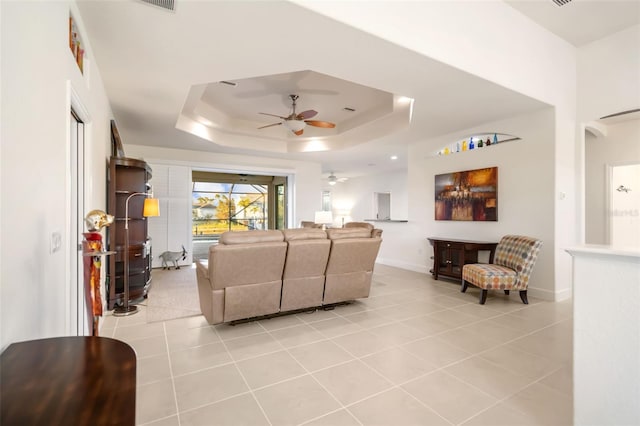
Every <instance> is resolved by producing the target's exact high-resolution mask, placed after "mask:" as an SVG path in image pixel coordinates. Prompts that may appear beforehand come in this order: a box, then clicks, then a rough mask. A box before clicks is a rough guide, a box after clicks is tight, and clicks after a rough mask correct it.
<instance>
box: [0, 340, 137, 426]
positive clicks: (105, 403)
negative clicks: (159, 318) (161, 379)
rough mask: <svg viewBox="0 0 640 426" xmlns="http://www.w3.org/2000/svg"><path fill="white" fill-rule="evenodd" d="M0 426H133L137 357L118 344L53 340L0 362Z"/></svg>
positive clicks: (21, 347) (31, 344) (21, 346)
mask: <svg viewBox="0 0 640 426" xmlns="http://www.w3.org/2000/svg"><path fill="white" fill-rule="evenodd" d="M0 401H2V404H0V405H1V406H2V407H1V410H0V424H2V425H3V426H4V425H66V426H68V425H92V426H93V425H134V424H135V420H136V355H135V352H134V351H133V349H132V348H131V347H130V346H129V345H127V344H126V343H124V342H121V341H120V340H115V339H110V338H106V337H97V336H86V337H84V336H72V337H56V338H50V339H41V340H31V341H28V342H19V343H13V344H11V345H10V346H9V347H8V348H7V349H6V350H5V351H4V352H3V353H2V356H1V357H0Z"/></svg>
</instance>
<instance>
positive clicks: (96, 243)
mask: <svg viewBox="0 0 640 426" xmlns="http://www.w3.org/2000/svg"><path fill="white" fill-rule="evenodd" d="M113 219H114V218H113V216H111V215H110V214H107V213H105V212H103V211H102V210H91V211H90V212H89V213H87V216H86V217H85V219H84V222H85V224H86V225H87V230H88V231H89V232H85V233H84V234H82V235H84V241H83V242H82V254H83V256H84V262H83V263H84V294H85V300H86V303H87V316H88V319H89V324H91V334H92V335H93V336H97V335H98V325H99V324H98V321H99V317H101V316H102V295H101V294H100V267H101V266H102V256H104V255H106V254H108V253H106V252H104V251H103V249H102V234H100V231H101V230H102V228H104V227H105V226H109V225H111V224H112V223H113Z"/></svg>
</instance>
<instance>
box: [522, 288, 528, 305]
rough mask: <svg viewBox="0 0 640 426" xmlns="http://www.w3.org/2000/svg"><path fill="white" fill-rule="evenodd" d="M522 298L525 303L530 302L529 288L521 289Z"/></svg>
mask: <svg viewBox="0 0 640 426" xmlns="http://www.w3.org/2000/svg"><path fill="white" fill-rule="evenodd" d="M520 299H522V303H524V304H525V305H528V304H529V299H527V290H521V291H520Z"/></svg>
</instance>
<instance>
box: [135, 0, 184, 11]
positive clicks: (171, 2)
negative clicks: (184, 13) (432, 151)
mask: <svg viewBox="0 0 640 426" xmlns="http://www.w3.org/2000/svg"><path fill="white" fill-rule="evenodd" d="M140 1H143V2H145V3H149V4H152V5H154V6H158V7H161V8H163V9H167V10H170V11H172V12H173V11H175V10H176V2H175V0H140Z"/></svg>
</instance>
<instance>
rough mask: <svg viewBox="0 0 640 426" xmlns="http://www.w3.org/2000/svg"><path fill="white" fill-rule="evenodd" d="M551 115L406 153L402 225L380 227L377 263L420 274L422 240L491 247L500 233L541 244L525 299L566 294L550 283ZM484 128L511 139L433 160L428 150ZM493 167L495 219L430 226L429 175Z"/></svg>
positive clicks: (425, 247) (565, 285)
mask: <svg viewBox="0 0 640 426" xmlns="http://www.w3.org/2000/svg"><path fill="white" fill-rule="evenodd" d="M554 128H555V127H554V113H553V109H551V108H549V109H546V110H543V111H539V112H537V113H534V114H528V115H525V116H520V117H515V118H511V119H507V120H502V121H498V122H494V123H485V124H483V125H481V126H478V127H477V128H472V129H464V130H461V131H460V132H457V133H454V134H450V135H445V136H442V137H440V138H437V139H434V140H428V141H424V142H422V143H418V144H414V145H411V146H410V147H409V159H410V160H409V172H408V195H407V197H408V201H409V208H408V212H409V214H408V219H409V222H408V223H406V224H392V226H386V224H385V231H384V234H383V238H384V243H383V247H385V249H386V250H385V252H384V255H382V256H381V257H382V260H381V261H382V262H383V263H387V264H391V265H395V266H400V267H404V268H408V269H413V270H417V271H421V272H427V271H428V270H429V269H430V268H431V266H432V261H431V260H430V259H429V258H430V256H431V255H432V254H433V250H432V248H431V247H430V246H429V243H428V241H427V238H428V237H431V236H439V237H450V238H467V239H473V240H490V241H498V240H499V239H500V237H502V236H503V235H505V234H524V235H530V236H534V237H537V238H540V239H542V240H543V247H542V250H541V252H540V257H539V259H538V262H537V264H536V266H535V268H534V272H533V275H532V278H531V284H530V286H529V290H530V294H531V295H532V296H534V297H541V298H545V299H549V300H554V299H555V300H559V299H563V298H567V297H569V295H570V282H560V283H558V282H554V269H555V266H554V253H555V250H556V245H557V243H556V241H555V237H554V232H555V230H554V225H553V217H554V207H555V200H554V172H553V170H554V156H553V147H554V143H553V138H554ZM487 129H492V130H494V131H496V132H500V133H508V134H512V135H517V136H519V137H521V138H522V140H520V141H515V142H509V143H504V144H499V145H496V146H491V147H488V148H482V149H475V150H473V151H467V152H462V153H457V154H450V155H447V156H433V148H431V147H433V146H434V144H435V146H445V145H448V144H450V143H451V142H452V141H456V140H460V139H462V138H463V137H464V136H467V135H469V134H473V133H476V132H478V133H479V132H483V131H487ZM493 166H497V167H498V221H497V222H453V221H436V220H434V208H435V202H434V198H435V194H434V176H435V175H437V174H441V173H447V172H455V171H463V170H473V169H479V168H485V167H493Z"/></svg>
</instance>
